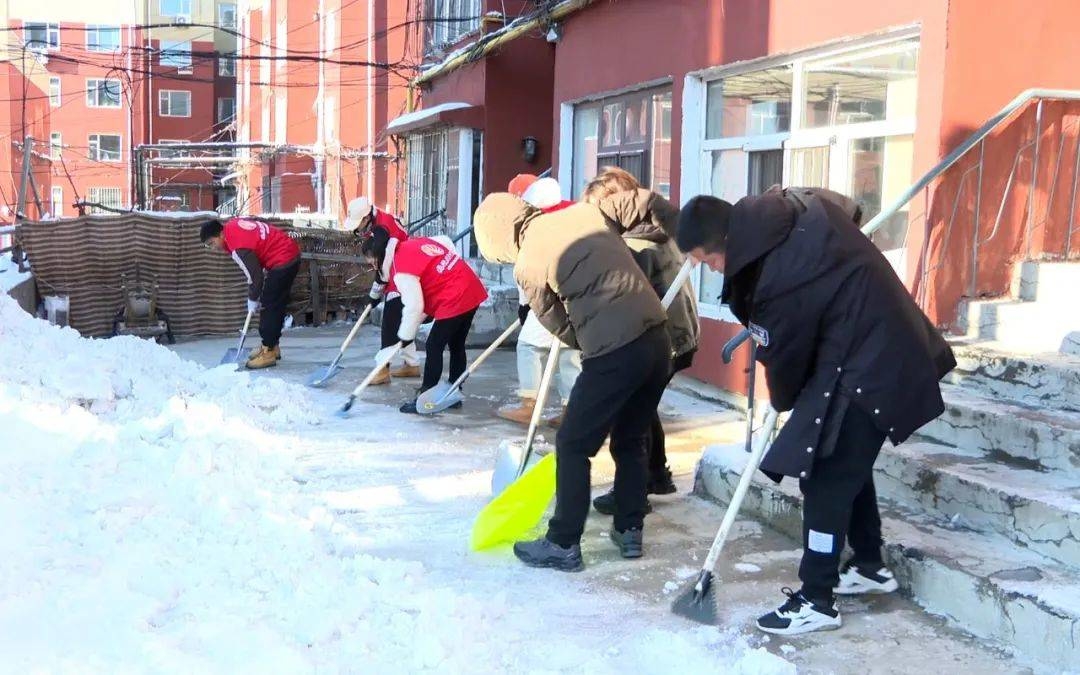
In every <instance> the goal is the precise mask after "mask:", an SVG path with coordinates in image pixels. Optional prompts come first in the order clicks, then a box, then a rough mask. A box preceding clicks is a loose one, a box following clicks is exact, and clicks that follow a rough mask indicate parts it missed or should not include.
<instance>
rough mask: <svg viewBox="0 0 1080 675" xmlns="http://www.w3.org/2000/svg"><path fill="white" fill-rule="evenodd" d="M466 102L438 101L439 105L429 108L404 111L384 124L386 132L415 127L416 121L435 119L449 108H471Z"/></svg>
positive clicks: (449, 109) (391, 132)
mask: <svg viewBox="0 0 1080 675" xmlns="http://www.w3.org/2000/svg"><path fill="white" fill-rule="evenodd" d="M471 107H472V106H471V105H469V104H468V103H461V102H450V103H440V104H439V105H436V106H432V107H430V108H424V109H423V110H416V111H414V112H411V113H405V114H404V115H399V116H398V117H395V118H394V119H392V120H391V121H390V124H387V125H386V132H387V133H390V134H395V133H398V132H399V131H400V130H404V129H408V128H409V127H415V126H417V124H418V123H421V122H426V121H429V120H430V121H435V118H436V117H438V116H439V115H441V114H442V113H444V112H449V111H451V110H462V109H465V108H471Z"/></svg>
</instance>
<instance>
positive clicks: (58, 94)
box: [49, 75, 63, 108]
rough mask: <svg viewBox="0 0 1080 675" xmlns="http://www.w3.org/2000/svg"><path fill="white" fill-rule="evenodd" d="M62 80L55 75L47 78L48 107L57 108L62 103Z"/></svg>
mask: <svg viewBox="0 0 1080 675" xmlns="http://www.w3.org/2000/svg"><path fill="white" fill-rule="evenodd" d="M62 87H63V81H62V80H61V79H60V78H59V77H56V76H55V75H54V76H52V77H50V78H49V107H51V108H59V107H60V106H61V105H62V101H63V95H62Z"/></svg>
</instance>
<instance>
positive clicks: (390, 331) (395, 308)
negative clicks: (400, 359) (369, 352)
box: [379, 295, 403, 349]
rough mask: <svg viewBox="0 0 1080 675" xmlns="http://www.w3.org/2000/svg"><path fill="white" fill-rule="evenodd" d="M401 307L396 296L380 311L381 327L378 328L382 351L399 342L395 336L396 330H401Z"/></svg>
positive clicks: (385, 303) (384, 304)
mask: <svg viewBox="0 0 1080 675" xmlns="http://www.w3.org/2000/svg"><path fill="white" fill-rule="evenodd" d="M402 309H403V305H402V304H401V296H400V295H399V296H396V297H395V298H394V299H393V300H387V301H386V302H384V303H383V310H382V325H381V326H379V328H380V329H381V331H382V335H381V338H382V345H381V347H382V348H383V349H386V348H387V347H391V346H393V345H396V344H397V343H398V342H399V340H398V336H397V332H398V329H399V328H401V311H402Z"/></svg>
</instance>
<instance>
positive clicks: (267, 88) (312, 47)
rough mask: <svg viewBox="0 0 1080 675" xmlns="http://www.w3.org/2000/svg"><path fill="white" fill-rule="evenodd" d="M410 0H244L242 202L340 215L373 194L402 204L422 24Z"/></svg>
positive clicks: (391, 204) (267, 209) (247, 207)
mask: <svg viewBox="0 0 1080 675" xmlns="http://www.w3.org/2000/svg"><path fill="white" fill-rule="evenodd" d="M408 4H409V3H407V2H405V1H404V0H393V1H391V2H373V1H371V0H366V1H363V2H355V1H349V0H318V1H317V2H312V1H311V0H283V1H279V2H271V1H270V0H244V1H242V2H241V3H240V5H239V12H238V17H239V26H240V32H241V33H243V34H245V35H248V36H250V37H251V39H250V40H247V41H243V40H242V41H241V42H240V45H239V53H240V57H241V58H240V60H239V62H238V65H237V78H238V80H237V81H238V96H239V105H238V106H237V110H238V117H237V141H238V143H239V144H240V146H241V150H240V153H241V162H240V164H239V166H238V170H237V175H236V177H235V178H234V180H233V183H234V184H235V185H236V189H237V193H238V203H239V206H240V207H241V209H242V210H244V211H245V212H250V213H298V212H299V213H311V214H318V216H320V217H322V218H324V219H328V220H332V221H339V220H340V219H341V218H342V217H343V216H344V211H345V208H346V205H347V203H348V201H349V200H351V199H352V198H354V197H356V196H357V195H367V196H369V197H371V198H372V200H373V201H374V202H375V203H376V204H378V205H379V206H382V207H384V208H388V209H390V210H392V211H398V210H400V206H401V203H402V194H401V192H400V190H399V187H400V186H399V182H398V167H399V149H398V147H397V146H396V145H395V144H394V142H393V139H392V138H391V137H390V136H389V135H388V134H387V133H386V125H387V122H388V121H389V119H391V118H393V117H395V116H397V115H399V114H400V113H402V112H403V111H404V110H405V107H406V100H407V96H406V94H407V84H408V81H409V77H410V74H411V72H412V70H411V69H410V67H409V64H408V63H407V62H405V53H406V45H407V43H408V41H409V40H410V39H412V40H415V36H414V35H413V33H414V31H415V27H414V26H410V25H408V24H407V23H406V11H405V10H406V6H407V5H408Z"/></svg>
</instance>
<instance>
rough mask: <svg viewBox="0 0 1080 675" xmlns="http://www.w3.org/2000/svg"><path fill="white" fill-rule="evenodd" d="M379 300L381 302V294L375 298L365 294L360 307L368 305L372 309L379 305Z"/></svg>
mask: <svg viewBox="0 0 1080 675" xmlns="http://www.w3.org/2000/svg"><path fill="white" fill-rule="evenodd" d="M380 302H382V296H381V295H380V296H379V297H377V298H373V297H371V296H370V295H369V296H367V298H365V299H364V301H363V304H361V305H360V307H361V308H363V307H366V306H370V307H371V308H372V309H375V308H376V307H378V306H379V303H380Z"/></svg>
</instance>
